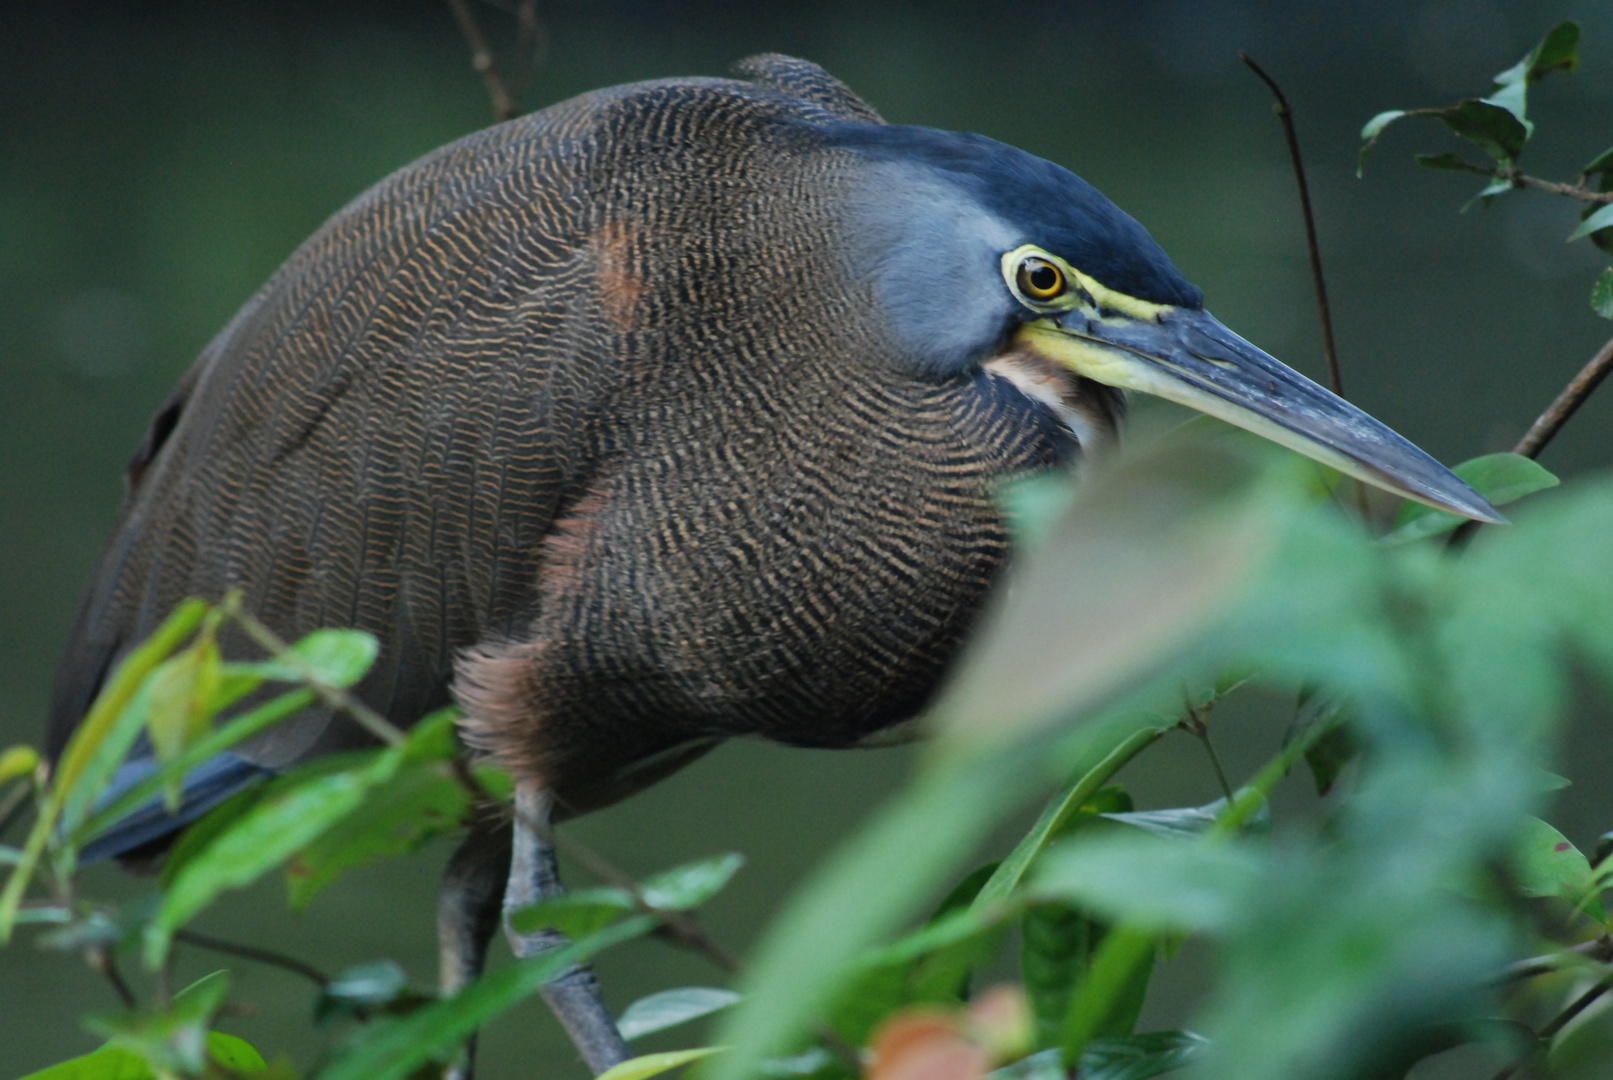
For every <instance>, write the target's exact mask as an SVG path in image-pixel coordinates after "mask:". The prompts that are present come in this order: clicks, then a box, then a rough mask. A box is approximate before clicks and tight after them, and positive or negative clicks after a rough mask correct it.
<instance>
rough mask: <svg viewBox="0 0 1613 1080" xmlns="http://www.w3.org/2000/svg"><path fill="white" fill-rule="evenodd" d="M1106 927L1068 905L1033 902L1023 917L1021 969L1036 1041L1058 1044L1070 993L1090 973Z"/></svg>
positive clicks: (1044, 1045) (1021, 925)
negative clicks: (1035, 1031) (1032, 1016)
mask: <svg viewBox="0 0 1613 1080" xmlns="http://www.w3.org/2000/svg"><path fill="white" fill-rule="evenodd" d="M1104 932H1105V928H1104V926H1103V925H1102V924H1101V923H1098V922H1095V921H1094V920H1093V919H1091V918H1089V917H1088V916H1087V915H1086V914H1084V913H1083V912H1082V911H1081V910H1080V909H1079V908H1075V907H1072V906H1070V905H1069V904H1057V903H1045V904H1032V905H1031V906H1030V907H1028V908H1026V909H1025V915H1024V918H1023V919H1021V921H1020V954H1019V970H1020V975H1021V977H1022V979H1023V980H1024V983H1025V992H1026V994H1027V995H1028V996H1029V998H1030V1002H1031V1012H1032V1014H1033V1015H1034V1016H1035V1017H1036V1030H1037V1045H1038V1046H1043V1047H1047V1046H1057V1045H1058V1038H1059V1032H1060V1030H1061V1029H1062V1027H1063V1023H1064V1017H1065V1014H1066V1013H1067V1012H1068V1011H1069V1007H1070V993H1071V991H1072V990H1074V988H1075V987H1076V985H1077V984H1078V983H1079V982H1080V981H1081V980H1082V979H1083V978H1085V977H1086V974H1087V971H1088V970H1089V968H1090V967H1091V965H1092V954H1093V952H1094V950H1096V949H1097V947H1098V942H1099V941H1101V940H1102V938H1103V934H1104Z"/></svg>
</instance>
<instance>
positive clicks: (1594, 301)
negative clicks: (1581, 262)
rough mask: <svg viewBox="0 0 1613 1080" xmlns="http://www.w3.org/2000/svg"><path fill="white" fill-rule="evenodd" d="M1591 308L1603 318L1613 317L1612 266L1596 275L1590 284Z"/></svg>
mask: <svg viewBox="0 0 1613 1080" xmlns="http://www.w3.org/2000/svg"><path fill="white" fill-rule="evenodd" d="M1591 310H1592V311H1594V312H1596V313H1597V314H1598V315H1600V316H1601V317H1602V318H1604V319H1613V266H1610V267H1608V268H1607V269H1605V270H1603V271H1602V272H1601V273H1600V274H1598V275H1596V284H1595V285H1592V286H1591Z"/></svg>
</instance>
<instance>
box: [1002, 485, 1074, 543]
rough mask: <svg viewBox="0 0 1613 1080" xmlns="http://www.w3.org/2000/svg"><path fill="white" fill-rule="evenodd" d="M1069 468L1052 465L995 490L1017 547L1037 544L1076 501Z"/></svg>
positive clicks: (1041, 541) (1044, 538) (1045, 537)
mask: <svg viewBox="0 0 1613 1080" xmlns="http://www.w3.org/2000/svg"><path fill="white" fill-rule="evenodd" d="M1075 492H1076V485H1075V482H1074V479H1073V478H1072V477H1071V476H1070V474H1069V471H1068V470H1065V469H1052V470H1049V471H1047V472H1041V473H1033V474H1032V475H1030V476H1021V477H1015V478H1014V479H1012V480H1010V481H1009V482H1007V483H1005V484H1003V485H1002V486H1001V487H1000V488H998V490H997V503H998V505H999V506H1000V507H1001V508H1002V513H1003V517H1004V518H1005V519H1006V520H1007V522H1008V528H1009V531H1010V532H1011V533H1012V534H1013V537H1014V549H1015V550H1016V551H1030V550H1032V549H1033V548H1037V547H1040V546H1041V545H1042V543H1043V542H1044V541H1045V540H1046V539H1047V537H1048V535H1049V534H1050V533H1051V532H1052V531H1053V527H1054V525H1056V524H1057V523H1058V520H1059V518H1061V517H1063V516H1064V515H1065V514H1066V513H1067V512H1068V511H1069V509H1070V507H1071V505H1072V504H1073V503H1074V502H1075Z"/></svg>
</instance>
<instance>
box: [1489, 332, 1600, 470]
mask: <svg viewBox="0 0 1613 1080" xmlns="http://www.w3.org/2000/svg"><path fill="white" fill-rule="evenodd" d="M1609 371H1613V338H1609V339H1608V341H1607V343H1606V344H1605V345H1603V346H1602V347H1601V348H1600V349H1598V350H1597V352H1596V355H1595V356H1593V357H1591V359H1590V362H1589V363H1587V364H1586V365H1585V366H1584V367H1583V368H1580V370H1579V374H1578V375H1575V376H1574V377H1573V378H1572V379H1570V380H1569V381H1568V385H1567V386H1565V387H1563V389H1562V393H1560V394H1558V395H1557V399H1556V400H1555V401H1553V402H1552V403H1551V405H1550V406H1549V407H1548V408H1547V409H1546V411H1545V412H1543V413H1541V414H1540V417H1539V419H1537V420H1536V421H1535V422H1534V423H1533V424H1531V425H1530V427H1529V430H1528V431H1526V432H1525V433H1524V436H1523V438H1521V439H1519V440H1518V445H1517V446H1515V447H1513V448H1512V452H1513V453H1514V454H1522V455H1523V456H1524V457H1526V458H1533V457H1539V456H1540V452H1541V451H1542V450H1544V449H1545V448H1546V444H1547V443H1549V442H1551V440H1552V439H1553V438H1554V437H1555V436H1556V434H1557V433H1558V432H1559V431H1561V430H1562V428H1563V425H1564V424H1566V423H1568V421H1569V419H1570V418H1571V417H1572V416H1573V415H1574V413H1575V412H1577V411H1578V409H1579V407H1580V406H1581V405H1583V404H1585V399H1586V398H1588V397H1590V396H1591V393H1592V391H1594V390H1595V389H1596V388H1597V387H1598V386H1600V385H1601V384H1602V380H1603V379H1605V378H1607V373H1608V372H1609Z"/></svg>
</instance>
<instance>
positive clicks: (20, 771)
mask: <svg viewBox="0 0 1613 1080" xmlns="http://www.w3.org/2000/svg"><path fill="white" fill-rule="evenodd" d="M38 767H39V751H38V750H35V749H34V748H33V747H31V746H8V747H7V748H6V751H5V753H3V754H0V784H5V783H9V782H11V781H12V780H15V779H17V777H19V776H29V775H31V774H32V773H33V771H34V770H35V769H36V768H38Z"/></svg>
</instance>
